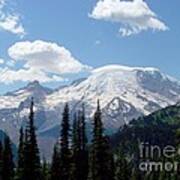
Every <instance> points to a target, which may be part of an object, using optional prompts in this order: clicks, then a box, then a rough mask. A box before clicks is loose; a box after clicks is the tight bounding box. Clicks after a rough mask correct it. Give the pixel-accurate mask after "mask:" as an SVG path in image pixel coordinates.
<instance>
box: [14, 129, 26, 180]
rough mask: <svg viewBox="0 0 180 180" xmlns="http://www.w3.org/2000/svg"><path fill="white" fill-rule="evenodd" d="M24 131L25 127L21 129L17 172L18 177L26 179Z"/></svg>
mask: <svg viewBox="0 0 180 180" xmlns="http://www.w3.org/2000/svg"><path fill="white" fill-rule="evenodd" d="M24 145H25V144H24V132H23V128H21V129H20V137H19V147H18V163H17V174H16V179H18V180H22V179H24V167H25V162H24V161H25V159H24V158H25V157H24Z"/></svg>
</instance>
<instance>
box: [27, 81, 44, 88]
mask: <svg viewBox="0 0 180 180" xmlns="http://www.w3.org/2000/svg"><path fill="white" fill-rule="evenodd" d="M40 86H41V85H40V83H39V81H37V80H35V81H32V82H30V83H28V85H27V87H28V88H35V87H40Z"/></svg>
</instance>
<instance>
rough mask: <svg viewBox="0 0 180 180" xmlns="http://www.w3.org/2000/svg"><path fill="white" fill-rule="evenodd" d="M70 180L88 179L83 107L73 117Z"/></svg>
mask: <svg viewBox="0 0 180 180" xmlns="http://www.w3.org/2000/svg"><path fill="white" fill-rule="evenodd" d="M71 165H72V168H71V178H70V179H71V180H73V179H74V180H76V179H78V180H86V179H87V177H88V149H87V138H86V127H85V113H84V107H83V110H82V111H79V112H78V116H76V114H75V115H74V122H73V136H72V163H71Z"/></svg>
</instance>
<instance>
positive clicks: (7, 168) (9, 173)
mask: <svg viewBox="0 0 180 180" xmlns="http://www.w3.org/2000/svg"><path fill="white" fill-rule="evenodd" d="M14 167H15V165H14V162H13V153H12V148H11V142H10V139H9V137H8V136H7V137H5V139H4V150H3V166H2V179H3V180H13V178H14Z"/></svg>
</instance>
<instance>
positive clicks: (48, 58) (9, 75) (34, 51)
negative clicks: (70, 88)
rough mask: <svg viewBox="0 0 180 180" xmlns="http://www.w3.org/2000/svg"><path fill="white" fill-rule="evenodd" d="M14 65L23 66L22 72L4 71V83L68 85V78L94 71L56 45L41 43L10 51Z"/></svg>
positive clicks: (1, 72) (0, 72) (1, 79)
mask: <svg viewBox="0 0 180 180" xmlns="http://www.w3.org/2000/svg"><path fill="white" fill-rule="evenodd" d="M8 54H9V56H10V57H11V58H12V61H13V62H15V64H13V65H14V67H15V66H16V63H21V64H22V67H21V68H19V69H12V68H11V69H10V68H8V67H6V68H4V69H0V82H4V83H12V82H14V81H33V80H38V81H40V82H51V81H66V80H67V79H64V78H63V76H64V75H65V74H74V73H79V72H83V71H89V70H91V67H89V66H87V65H84V64H82V63H81V62H80V61H78V60H77V59H76V58H74V57H73V56H72V54H71V52H70V51H69V50H67V49H66V48H64V47H63V46H59V45H58V44H56V43H51V42H45V41H41V40H37V41H34V42H30V41H25V42H18V43H15V44H14V45H12V46H11V47H10V48H9V49H8Z"/></svg>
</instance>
